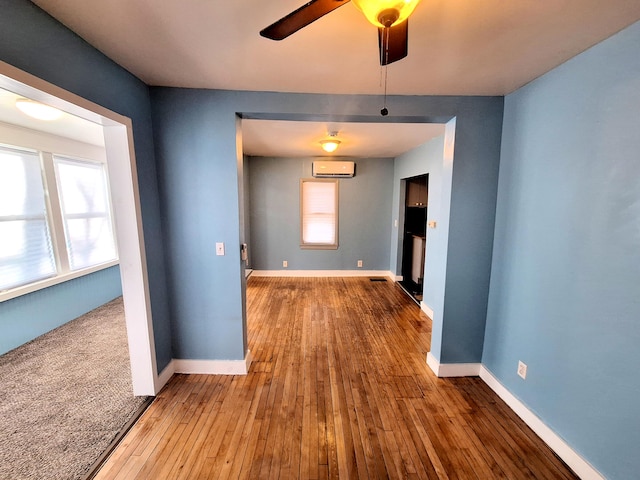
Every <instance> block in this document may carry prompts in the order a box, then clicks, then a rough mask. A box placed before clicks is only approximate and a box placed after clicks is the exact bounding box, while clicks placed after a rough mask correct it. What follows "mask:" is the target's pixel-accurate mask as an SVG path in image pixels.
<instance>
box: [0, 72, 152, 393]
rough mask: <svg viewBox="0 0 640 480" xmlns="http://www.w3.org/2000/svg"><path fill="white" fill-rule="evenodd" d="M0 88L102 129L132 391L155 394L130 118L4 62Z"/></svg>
mask: <svg viewBox="0 0 640 480" xmlns="http://www.w3.org/2000/svg"><path fill="white" fill-rule="evenodd" d="M0 88H3V89H6V90H8V91H11V92H13V93H15V94H18V95H20V96H22V97H25V98H32V99H36V100H38V101H40V102H42V103H46V104H48V105H51V106H54V107H56V108H57V109H59V110H61V111H63V112H67V113H69V114H71V115H73V116H76V117H79V118H83V119H85V120H88V121H89V122H93V123H95V124H97V125H100V126H101V127H102V135H103V136H104V145H105V151H106V156H107V159H108V161H107V168H108V172H109V180H110V186H111V194H112V200H113V210H114V214H115V220H116V222H115V223H116V236H117V243H118V246H119V252H118V253H119V258H120V274H121V282H122V290H123V297H124V308H125V312H126V314H125V317H126V324H127V340H128V344H129V345H128V346H129V352H130V356H131V361H130V364H131V377H132V378H131V380H132V384H133V393H134V395H136V396H147V395H155V394H156V393H157V392H158V391H159V390H160V388H161V386H162V385H161V381H160V379H159V377H158V374H157V367H156V358H155V345H154V341H153V326H152V323H151V305H150V299H149V285H148V277H147V272H146V259H145V250H144V243H143V231H142V222H141V215H140V200H139V193H138V186H137V176H136V165H135V155H134V150H133V133H132V132H133V129H132V122H131V119H129V118H127V117H124V116H122V115H119V114H117V113H115V112H112V111H110V110H107V109H106V108H104V107H101V106H99V105H97V104H94V103H92V102H90V101H88V100H86V99H84V98H82V97H79V96H77V95H75V94H73V93H71V92H68V91H66V90H63V89H61V88H59V87H57V86H55V85H52V84H50V83H48V82H46V81H44V80H41V79H39V78H37V77H34V76H33V75H31V74H28V73H26V72H24V71H22V70H20V69H17V68H15V67H13V66H11V65H8V64H6V63H3V62H0Z"/></svg>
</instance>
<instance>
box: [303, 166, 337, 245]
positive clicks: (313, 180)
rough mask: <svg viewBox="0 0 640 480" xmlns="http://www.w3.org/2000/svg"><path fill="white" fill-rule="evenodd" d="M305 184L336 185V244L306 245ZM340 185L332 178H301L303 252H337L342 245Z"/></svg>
mask: <svg viewBox="0 0 640 480" xmlns="http://www.w3.org/2000/svg"><path fill="white" fill-rule="evenodd" d="M305 183H333V184H334V185H335V214H334V215H335V229H336V235H335V236H336V241H335V243H332V244H328V243H305V242H304V231H303V229H304V224H303V216H304V205H303V189H304V184H305ZM339 186H340V183H339V182H338V180H337V179H331V178H301V179H300V248H301V249H302V250H337V249H338V247H339V245H340V240H339V238H340V237H339V228H338V227H339V225H340V221H339V212H340V203H339V199H340V194H339V191H340V188H339Z"/></svg>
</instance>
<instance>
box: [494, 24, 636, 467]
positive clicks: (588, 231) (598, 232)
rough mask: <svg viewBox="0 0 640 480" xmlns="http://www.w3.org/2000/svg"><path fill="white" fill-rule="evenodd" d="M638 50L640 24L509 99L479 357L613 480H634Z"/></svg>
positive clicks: (517, 394)
mask: <svg viewBox="0 0 640 480" xmlns="http://www.w3.org/2000/svg"><path fill="white" fill-rule="evenodd" d="M639 45H640V23H637V24H635V25H633V26H631V27H629V28H628V29H626V30H624V31H622V32H621V33H619V34H617V35H615V36H614V37H612V38H610V39H608V40H606V41H604V42H603V43H601V44H599V45H597V46H595V47H593V48H592V49H590V50H588V51H587V52H585V53H583V54H582V55H580V56H578V57H576V58H574V59H572V60H570V61H569V62H567V63H565V64H563V65H562V66H560V67H558V68H556V69H555V70H553V71H551V72H550V73H548V74H547V75H545V76H543V77H541V78H539V79H538V80H536V81H534V82H533V83H531V84H530V85H528V86H526V87H524V88H522V89H520V90H519V91H517V92H515V93H513V94H512V95H509V96H508V97H507V98H506V105H505V119H504V131H503V145H502V160H501V167H500V180H499V195H498V208H497V219H496V227H495V245H494V260H493V268H492V276H491V294H490V301H489V308H488V315H487V329H486V337H485V347H484V354H483V363H484V364H485V365H486V367H487V368H489V370H491V372H493V374H494V375H496V377H497V378H498V379H499V380H500V381H501V382H502V383H503V384H504V385H505V386H506V387H507V388H508V389H509V390H510V391H511V392H512V393H513V394H514V395H516V396H517V397H518V398H520V399H521V400H522V401H523V402H524V403H525V404H527V405H528V406H529V408H531V409H532V410H533V411H534V412H535V413H536V414H537V415H539V416H540V417H541V418H542V420H543V421H544V422H545V423H547V424H548V425H549V426H550V427H551V428H552V429H554V430H555V431H556V432H557V433H558V434H559V435H560V436H561V437H563V438H564V439H565V440H566V441H567V442H568V443H569V444H570V445H572V446H573V447H574V448H575V449H576V450H577V451H578V452H579V453H581V454H582V455H583V456H584V457H585V458H586V459H587V460H588V461H589V462H590V463H591V464H592V465H594V466H595V467H596V468H597V469H598V470H600V471H601V472H602V473H603V474H604V475H605V476H606V478H610V479H628V478H636V477H637V475H638V472H639V471H640V457H638V455H637V447H638V445H640V415H638V408H637V406H638V399H639V398H640V376H639V375H638V371H637V367H638V365H640V348H638V345H640V161H639V157H638V152H640V135H638V132H639V131H640V116H639V115H638V112H640V56H639V55H638V46H639ZM518 360H522V361H524V362H525V363H526V364H527V365H528V376H527V379H526V381H523V380H521V379H520V378H519V377H517V376H516V368H517V363H518Z"/></svg>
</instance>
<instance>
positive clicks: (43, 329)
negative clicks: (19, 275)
mask: <svg viewBox="0 0 640 480" xmlns="http://www.w3.org/2000/svg"><path fill="white" fill-rule="evenodd" d="M120 295H122V287H121V284H120V268H119V267H117V266H115V267H111V268H107V269H104V270H100V271H98V272H95V273H92V274H90V275H85V276H83V277H79V278H75V279H73V280H69V281H68V282H64V283H61V284H59V285H55V286H53V287H49V288H44V289H42V290H38V291H37V292H33V293H30V294H28V295H22V296H20V297H16V298H13V299H11V300H6V301H4V302H2V303H0V318H1V319H2V321H1V322H0V355H2V354H3V353H6V352H8V351H9V350H13V349H14V348H16V347H19V346H20V345H22V344H23V343H27V342H29V341H31V340H33V339H34V338H36V337H38V336H40V335H42V334H44V333H47V332H48V331H50V330H53V329H54V328H57V327H59V326H61V325H63V324H65V323H67V322H68V321H70V320H73V319H74V318H77V317H79V316H80V315H83V314H85V313H87V312H89V311H91V310H93V309H94V308H97V307H99V306H100V305H104V304H105V303H107V302H109V301H111V300H113V299H114V298H116V297H119V296H120Z"/></svg>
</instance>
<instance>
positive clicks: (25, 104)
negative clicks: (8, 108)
mask: <svg viewBox="0 0 640 480" xmlns="http://www.w3.org/2000/svg"><path fill="white" fill-rule="evenodd" d="M16 107H17V108H18V110H20V111H21V112H22V113H24V114H26V115H29V116H30V117H32V118H36V119H38V120H45V121H52V120H57V119H58V118H60V117H61V116H62V111H61V110H58V109H57V108H54V107H50V106H49V105H45V104H44V103H40V102H36V101H35V100H30V99H28V98H19V99H18V100H16Z"/></svg>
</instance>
